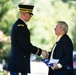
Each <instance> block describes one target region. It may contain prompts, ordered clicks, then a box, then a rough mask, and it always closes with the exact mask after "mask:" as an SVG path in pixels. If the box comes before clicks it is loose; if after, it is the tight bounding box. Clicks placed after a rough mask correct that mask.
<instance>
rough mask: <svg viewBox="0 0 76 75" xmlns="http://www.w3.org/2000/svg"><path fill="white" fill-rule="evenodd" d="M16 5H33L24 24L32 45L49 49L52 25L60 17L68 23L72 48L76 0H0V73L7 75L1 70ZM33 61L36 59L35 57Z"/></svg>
mask: <svg viewBox="0 0 76 75" xmlns="http://www.w3.org/2000/svg"><path fill="white" fill-rule="evenodd" d="M19 4H31V5H34V6H35V7H34V10H33V13H34V16H32V18H31V20H30V21H29V22H28V23H27V24H28V28H29V30H30V33H31V43H32V44H33V45H35V46H38V47H40V48H42V49H45V50H47V51H51V48H52V46H53V44H54V42H55V32H54V28H55V26H56V24H57V22H58V21H60V20H63V21H65V22H66V23H67V24H68V26H69V31H68V35H69V36H70V38H71V39H72V42H73V46H74V52H75V51H76V0H57V1H56V0H0V75H7V73H6V72H5V71H4V70H7V66H8V59H9V55H10V47H11V46H10V42H11V40H10V34H11V28H12V25H13V23H14V22H15V21H16V20H17V19H18V17H19V9H18V5H19ZM75 54H76V53H75ZM35 60H36V61H40V60H39V57H38V56H36V59H35ZM75 61H76V60H75ZM75 64H76V62H75ZM75 64H74V65H75ZM75 69H76V68H75Z"/></svg>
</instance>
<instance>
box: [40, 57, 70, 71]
mask: <svg viewBox="0 0 76 75" xmlns="http://www.w3.org/2000/svg"><path fill="white" fill-rule="evenodd" d="M54 60H56V62H58V61H59V60H58V59H54ZM41 61H43V62H44V63H45V64H46V65H47V66H48V67H52V66H53V64H54V63H53V62H52V63H51V60H49V59H47V58H46V59H45V58H41ZM64 68H66V69H68V70H71V67H70V66H68V65H67V66H66V67H64Z"/></svg>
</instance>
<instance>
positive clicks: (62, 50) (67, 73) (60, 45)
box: [48, 34, 73, 75]
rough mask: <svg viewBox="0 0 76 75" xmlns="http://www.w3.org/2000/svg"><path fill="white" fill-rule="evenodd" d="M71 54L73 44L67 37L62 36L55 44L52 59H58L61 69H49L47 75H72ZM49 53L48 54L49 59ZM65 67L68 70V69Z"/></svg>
mask: <svg viewBox="0 0 76 75" xmlns="http://www.w3.org/2000/svg"><path fill="white" fill-rule="evenodd" d="M72 53H73V44H72V41H71V39H70V38H69V36H68V35H66V34H65V35H63V36H62V37H61V39H60V40H59V41H58V42H57V45H56V47H55V50H54V54H53V58H54V59H59V63H60V64H61V65H62V66H63V67H62V68H61V69H58V70H54V71H53V70H52V69H51V67H49V74H48V75H73V64H72V58H73V57H72V56H73V55H72ZM50 56H51V52H50V53H49V58H50ZM67 66H69V67H70V68H69V69H68V68H67Z"/></svg>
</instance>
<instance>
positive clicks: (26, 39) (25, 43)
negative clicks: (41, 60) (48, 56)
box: [16, 26, 42, 55]
mask: <svg viewBox="0 0 76 75" xmlns="http://www.w3.org/2000/svg"><path fill="white" fill-rule="evenodd" d="M16 37H17V39H18V41H19V43H20V45H21V46H22V47H23V48H24V50H26V51H27V52H29V53H33V54H36V55H41V52H42V50H41V49H40V48H38V47H36V46H33V45H32V44H31V43H30V34H29V33H28V29H27V28H26V27H24V26H18V28H17V29H16Z"/></svg>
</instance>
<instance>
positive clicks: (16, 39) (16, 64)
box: [8, 5, 47, 75]
mask: <svg viewBox="0 0 76 75" xmlns="http://www.w3.org/2000/svg"><path fill="white" fill-rule="evenodd" d="M18 6H19V10H20V17H19V18H18V20H17V21H16V22H15V23H14V25H13V27H12V32H11V54H10V59H9V64H8V70H9V71H10V75H18V74H19V73H21V75H27V73H30V54H31V53H33V54H36V55H38V56H40V55H41V54H42V55H43V57H46V56H47V52H46V51H45V50H42V49H40V48H38V47H36V46H33V45H32V44H31V42H30V32H29V30H28V28H27V24H26V22H28V21H29V20H30V18H31V17H32V15H33V13H32V11H33V8H34V6H33V5H18Z"/></svg>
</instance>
